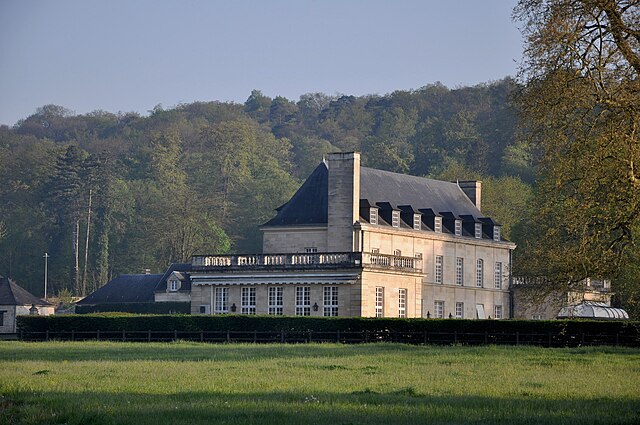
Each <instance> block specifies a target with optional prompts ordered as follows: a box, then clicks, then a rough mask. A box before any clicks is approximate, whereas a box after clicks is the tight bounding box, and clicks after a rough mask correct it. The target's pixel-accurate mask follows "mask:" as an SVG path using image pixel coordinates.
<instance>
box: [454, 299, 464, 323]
mask: <svg viewBox="0 0 640 425" xmlns="http://www.w3.org/2000/svg"><path fill="white" fill-rule="evenodd" d="M456 319H464V303H463V302H457V303H456Z"/></svg>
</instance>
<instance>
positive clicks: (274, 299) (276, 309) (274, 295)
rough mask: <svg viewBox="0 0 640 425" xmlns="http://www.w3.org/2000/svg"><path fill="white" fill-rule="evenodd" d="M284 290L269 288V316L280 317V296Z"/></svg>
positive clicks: (281, 304)
mask: <svg viewBox="0 0 640 425" xmlns="http://www.w3.org/2000/svg"><path fill="white" fill-rule="evenodd" d="M283 292H284V289H283V288H282V287H281V286H276V287H270V288H269V314H275V315H278V316H282V308H283V302H282V294H283Z"/></svg>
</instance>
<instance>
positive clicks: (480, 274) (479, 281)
mask: <svg viewBox="0 0 640 425" xmlns="http://www.w3.org/2000/svg"><path fill="white" fill-rule="evenodd" d="M476 287H478V288H484V260H483V259H482V258H478V259H477V260H476Z"/></svg>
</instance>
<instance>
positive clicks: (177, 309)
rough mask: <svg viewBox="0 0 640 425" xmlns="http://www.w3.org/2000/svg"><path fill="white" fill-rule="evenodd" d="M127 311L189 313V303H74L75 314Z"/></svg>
mask: <svg viewBox="0 0 640 425" xmlns="http://www.w3.org/2000/svg"><path fill="white" fill-rule="evenodd" d="M104 312H121V313H124V312H129V313H138V314H171V313H177V314H189V313H191V303H188V302H162V303H109V304H96V305H76V313H77V314H89V313H104Z"/></svg>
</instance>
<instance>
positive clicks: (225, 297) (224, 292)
mask: <svg viewBox="0 0 640 425" xmlns="http://www.w3.org/2000/svg"><path fill="white" fill-rule="evenodd" d="M213 312H214V313H215V314H224V313H228V312H229V288H215V293H214V299H213Z"/></svg>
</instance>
